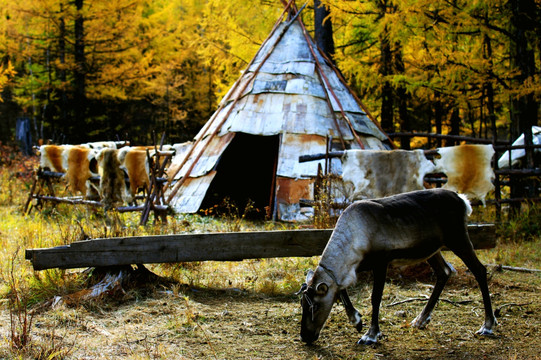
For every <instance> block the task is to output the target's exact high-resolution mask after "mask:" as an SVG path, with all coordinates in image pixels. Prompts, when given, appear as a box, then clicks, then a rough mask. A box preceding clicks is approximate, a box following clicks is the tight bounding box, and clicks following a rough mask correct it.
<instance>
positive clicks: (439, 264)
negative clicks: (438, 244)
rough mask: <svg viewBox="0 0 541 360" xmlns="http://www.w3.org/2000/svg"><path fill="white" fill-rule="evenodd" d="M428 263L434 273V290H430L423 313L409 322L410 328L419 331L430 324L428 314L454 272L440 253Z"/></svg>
mask: <svg viewBox="0 0 541 360" xmlns="http://www.w3.org/2000/svg"><path fill="white" fill-rule="evenodd" d="M428 263H429V264H430V266H432V269H434V272H435V273H436V285H435V286H434V290H432V294H431V295H430V298H429V299H428V302H427V303H426V305H425V307H424V309H423V311H421V313H420V314H419V315H417V317H416V318H415V319H414V320H413V321H412V322H411V326H414V327H416V328H419V329H424V328H425V327H426V325H427V324H428V323H429V322H430V314H431V313H432V310H434V306H436V303H437V302H438V299H439V298H440V295H441V292H442V291H443V288H444V287H445V284H446V283H447V280H449V277H451V275H452V274H453V272H454V271H455V269H453V267H452V266H451V264H449V263H447V261H445V259H444V258H443V256H442V255H441V252H438V253H436V254H435V255H433V256H432V257H431V258H429V259H428Z"/></svg>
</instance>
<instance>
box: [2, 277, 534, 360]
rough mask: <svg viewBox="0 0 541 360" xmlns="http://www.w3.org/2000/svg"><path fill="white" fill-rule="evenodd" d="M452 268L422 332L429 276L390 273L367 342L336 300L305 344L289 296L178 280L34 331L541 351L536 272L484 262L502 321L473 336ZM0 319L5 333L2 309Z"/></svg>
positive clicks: (36, 335)
mask: <svg viewBox="0 0 541 360" xmlns="http://www.w3.org/2000/svg"><path fill="white" fill-rule="evenodd" d="M457 270H458V274H457V275H455V276H454V277H452V278H451V280H450V281H449V283H448V285H447V287H446V289H445V290H444V292H443V294H442V297H441V299H440V300H441V301H440V302H439V303H438V305H437V307H436V309H435V310H434V312H433V314H432V321H431V323H430V324H429V326H428V327H427V328H426V329H424V330H419V329H414V328H411V327H409V325H408V324H409V322H410V321H411V320H412V319H413V318H414V317H415V316H416V314H417V313H418V312H420V311H421V309H422V307H423V306H424V304H425V301H424V300H423V298H424V297H426V296H427V295H429V294H430V291H431V286H432V284H433V283H434V279H433V278H432V275H430V274H428V275H426V274H425V275H420V276H417V277H416V278H413V279H412V278H410V277H408V278H407V280H406V278H404V277H402V276H401V275H399V274H398V273H393V272H391V274H390V277H389V279H388V281H387V284H386V288H385V292H384V298H383V303H382V309H381V314H380V325H381V330H382V332H383V334H384V337H383V338H382V339H381V340H380V341H379V343H378V344H376V345H373V346H360V345H356V342H357V340H358V339H359V338H360V334H359V333H357V332H356V331H355V329H354V328H353V327H352V326H351V325H350V324H349V323H348V321H347V318H346V315H345V311H344V309H343V307H342V305H341V304H336V305H335V306H334V308H333V311H332V313H331V316H330V318H329V320H328V322H327V326H326V327H325V329H324V330H323V331H322V334H321V337H320V339H319V340H318V341H317V342H315V343H314V344H313V345H310V346H307V345H305V344H304V343H302V342H301V341H300V340H299V328H300V327H299V322H300V318H301V312H300V306H299V299H298V298H297V297H296V296H294V295H292V294H291V295H289V294H288V295H277V296H269V295H262V294H257V293H253V292H246V291H242V290H239V289H235V288H230V289H217V290H209V289H194V288H189V287H186V286H182V285H180V286H179V285H173V286H171V287H163V286H157V287H154V290H153V291H151V292H149V293H147V294H142V293H141V292H130V291H128V293H125V294H124V295H123V296H122V298H121V299H115V300H114V301H112V300H111V299H104V300H103V301H101V302H98V303H90V304H85V305H84V306H83V305H79V306H66V305H61V306H57V307H55V308H51V307H48V308H46V309H43V310H42V311H40V312H39V313H38V314H37V315H36V316H35V318H34V319H33V322H34V323H33V328H32V339H33V341H34V342H37V343H39V342H41V343H43V344H44V346H45V347H49V348H57V349H59V350H60V351H63V352H64V353H67V358H68V359H126V358H129V359H473V358H476V359H541V341H539V338H540V335H541V300H540V297H539V295H540V289H541V275H539V273H537V274H535V273H534V274H531V273H519V272H511V271H505V270H504V271H497V270H495V269H494V268H492V269H489V274H490V276H491V281H490V290H491V293H492V298H493V304H494V308H495V310H496V313H497V317H498V322H499V325H498V326H497V327H496V329H495V336H494V337H479V336H477V335H475V331H476V330H477V329H479V327H480V326H481V324H482V322H483V305H482V302H481V296H480V292H479V291H478V289H477V286H476V283H475V280H474V278H473V276H472V275H471V274H470V273H468V272H467V271H466V270H465V268H460V267H458V268H457ZM415 271H417V270H415ZM420 272H421V273H422V272H423V271H422V269H421V270H420ZM367 276H369V275H368V274H367ZM368 280H369V279H368ZM370 290H371V286H370V283H369V281H366V282H364V283H362V284H360V285H358V286H356V287H355V288H353V289H352V290H351V291H350V295H351V298H352V301H353V303H354V304H355V306H356V307H357V308H358V309H359V310H360V312H361V313H362V315H363V321H364V322H365V325H366V322H367V321H368V319H369V316H370ZM408 299H409V300H410V301H408V302H402V301H404V300H408ZM398 302H401V303H399V304H396V305H395V303H398ZM2 318H3V319H2V322H1V325H0V329H1V335H2V337H3V338H6V337H7V336H8V332H9V313H7V311H6V310H3V312H2ZM5 346H6V345H5V344H4V345H3V347H5ZM4 351H6V350H5V348H4V349H2V353H4ZM1 355H3V354H0V357H1Z"/></svg>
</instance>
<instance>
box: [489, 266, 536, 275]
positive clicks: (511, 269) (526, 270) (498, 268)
mask: <svg viewBox="0 0 541 360" xmlns="http://www.w3.org/2000/svg"><path fill="white" fill-rule="evenodd" d="M487 266H493V267H495V268H496V270H498V271H501V270H509V271H518V272H525V273H537V272H541V270H539V269H528V268H523V267H516V266H507V265H499V264H487Z"/></svg>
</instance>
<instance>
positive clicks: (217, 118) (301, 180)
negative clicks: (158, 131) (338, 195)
mask: <svg viewBox="0 0 541 360" xmlns="http://www.w3.org/2000/svg"><path fill="white" fill-rule="evenodd" d="M311 48H312V49H311ZM313 54H315V55H316V56H315V57H314V56H313ZM331 90H332V91H331ZM354 132H355V134H354ZM327 137H331V138H332V139H334V140H335V142H336V144H337V145H338V147H337V148H336V149H340V150H343V149H344V146H345V147H346V148H370V149H388V148H389V141H388V138H387V137H386V135H385V134H384V133H383V131H382V130H381V129H380V128H379V127H378V126H377V124H376V123H375V122H374V121H372V120H371V119H370V118H369V117H368V116H367V114H366V113H365V112H364V111H363V110H362V108H361V104H360V103H359V102H358V101H357V99H356V98H355V96H354V95H353V94H352V93H351V92H350V90H349V88H348V87H347V85H346V84H345V83H344V82H343V81H342V79H341V77H340V75H339V74H338V73H337V71H336V69H335V68H334V67H333V66H332V64H330V63H329V62H328V61H327V60H326V59H325V57H324V56H323V55H322V54H321V53H320V52H319V51H318V50H317V47H316V46H315V43H314V42H313V40H312V39H311V38H310V37H309V36H307V34H306V33H304V32H303V25H302V23H301V21H300V19H297V20H295V21H293V20H291V21H289V22H288V21H285V22H280V24H279V26H277V27H275V29H274V31H273V32H271V34H270V35H269V37H268V38H267V40H266V41H265V42H264V43H263V45H262V46H261V48H260V49H259V51H258V53H257V54H256V56H255V57H254V59H253V60H252V62H251V63H250V64H249V65H248V67H247V70H246V71H245V72H244V73H243V75H242V76H241V78H240V79H239V80H238V81H237V82H236V83H235V84H234V85H233V86H232V87H231V89H230V90H229V92H228V93H227V94H226V96H225V97H224V99H223V100H222V102H221V104H220V106H219V108H218V110H217V111H216V112H215V113H214V114H213V115H212V117H211V118H210V120H209V121H208V122H207V123H206V124H205V126H204V127H203V128H202V129H201V131H200V132H199V133H198V134H197V136H196V137H195V141H194V142H193V144H192V145H191V149H190V151H188V152H184V154H185V155H183V156H186V158H184V159H183V160H182V161H177V164H178V163H180V166H179V169H178V172H177V174H176V175H175V176H174V179H175V180H173V181H172V183H171V184H170V186H169V190H168V201H169V205H170V206H171V207H172V208H173V209H174V210H175V211H177V212H181V213H187V212H188V213H189V212H196V211H198V210H199V209H200V208H202V207H203V208H204V207H209V206H211V205H212V204H213V203H215V202H216V201H219V200H221V199H223V198H224V197H226V196H228V197H229V198H230V201H233V202H236V203H237V204H238V205H239V206H242V204H245V203H246V201H247V199H248V198H250V199H251V200H252V201H254V202H255V203H256V206H257V207H260V208H264V207H267V210H269V213H270V214H272V215H273V218H275V219H282V220H299V219H302V218H303V217H304V214H303V213H301V212H300V205H299V200H300V199H301V198H307V199H312V197H313V181H314V178H315V176H316V175H317V169H318V164H319V163H321V164H323V161H324V160H321V161H313V162H308V163H302V164H301V163H299V161H298V158H299V156H300V155H307V154H317V153H324V152H325V151H326V149H327V140H326V139H327ZM359 141H360V143H359ZM334 161H336V162H337V164H336V166H337V167H338V169H339V168H340V164H339V162H340V161H339V160H338V159H335V160H334Z"/></svg>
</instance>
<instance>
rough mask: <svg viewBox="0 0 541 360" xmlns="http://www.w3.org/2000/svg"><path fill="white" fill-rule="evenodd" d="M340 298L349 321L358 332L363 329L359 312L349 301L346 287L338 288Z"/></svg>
mask: <svg viewBox="0 0 541 360" xmlns="http://www.w3.org/2000/svg"><path fill="white" fill-rule="evenodd" d="M340 300H341V301H342V304H343V305H344V308H345V309H346V314H347V316H348V318H349V322H350V323H351V324H353V326H355V329H357V331H358V332H361V330H362V329H363V321H362V319H361V314H359V312H358V311H357V309H355V307H354V306H353V304H352V303H351V300H350V299H349V295H348V292H347V290H346V289H344V290H340Z"/></svg>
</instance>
